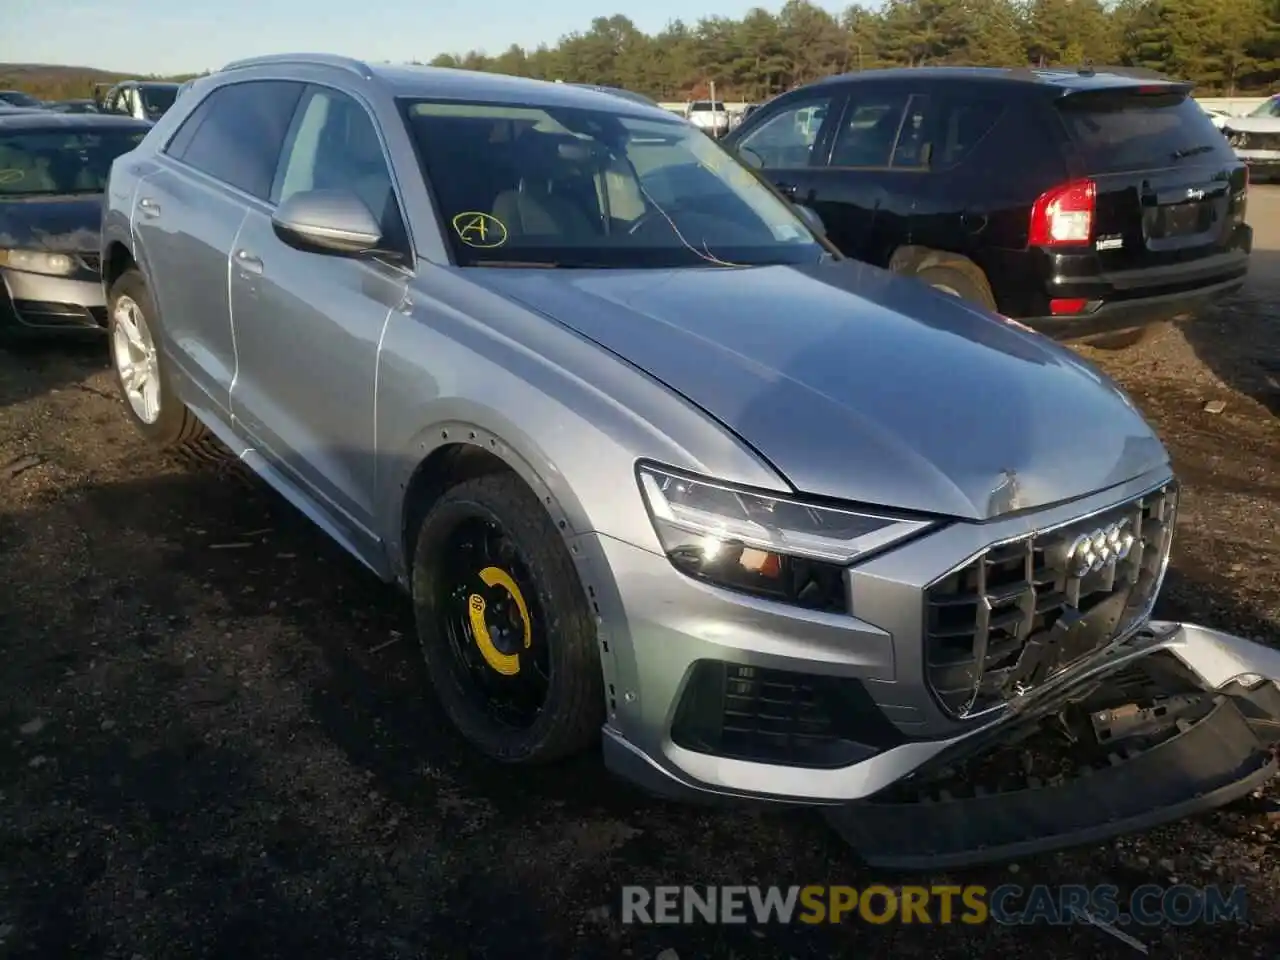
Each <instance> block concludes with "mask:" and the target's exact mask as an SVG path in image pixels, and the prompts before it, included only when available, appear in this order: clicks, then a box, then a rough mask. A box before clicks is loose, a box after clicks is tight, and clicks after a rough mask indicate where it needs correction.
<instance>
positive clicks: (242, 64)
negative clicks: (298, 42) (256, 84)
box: [222, 53, 373, 80]
mask: <svg viewBox="0 0 1280 960" xmlns="http://www.w3.org/2000/svg"><path fill="white" fill-rule="evenodd" d="M286 63H293V64H301V65H306V66H312V67H337V68H338V69H339V70H346V71H347V72H348V73H354V74H357V75H358V76H360V77H362V78H363V79H365V80H372V79H373V71H372V70H371V69H370V68H369V65H368V64H367V63H365V62H364V61H363V60H356V59H354V58H353V57H343V56H340V55H338V54H336V53H271V54H267V55H265V56H261V57H247V58H245V59H244V60H233V61H232V62H231V63H228V64H227V65H226V66H225V67H223V68H222V69H223V70H244V69H247V68H249V67H269V66H273V65H275V64H286Z"/></svg>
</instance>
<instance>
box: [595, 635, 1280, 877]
mask: <svg viewBox="0 0 1280 960" xmlns="http://www.w3.org/2000/svg"><path fill="white" fill-rule="evenodd" d="M1136 674H1141V675H1142V676H1144V677H1145V678H1146V679H1147V681H1149V682H1147V683H1145V686H1144V689H1143V690H1142V691H1139V692H1137V693H1135V692H1134V683H1133V677H1134V675H1136ZM1071 717H1074V718H1076V719H1077V720H1078V719H1079V718H1081V717H1085V718H1091V719H1092V721H1093V726H1094V729H1093V733H1092V734H1091V735H1089V736H1087V737H1085V738H1083V739H1082V740H1081V741H1080V742H1079V743H1076V744H1075V745H1073V746H1070V747H1069V748H1068V747H1067V744H1068V740H1069V739H1070V737H1068V739H1063V740H1062V741H1061V746H1062V748H1061V749H1060V750H1059V754H1060V756H1059V758H1058V759H1059V760H1064V759H1065V760H1066V761H1067V762H1066V768H1067V772H1066V773H1065V774H1059V775H1057V776H1054V777H1051V778H1048V781H1047V782H1045V781H1043V780H1042V779H1041V778H1038V777H1036V776H1033V775H1032V774H1031V772H1030V771H1029V770H1024V771H1022V772H1021V773H1019V772H1017V771H1015V772H1014V774H1013V776H1012V781H1013V782H1012V783H1010V782H1009V777H1008V776H1007V772H1006V774H1005V782H1004V783H1003V784H1002V785H1000V786H998V787H993V786H992V784H989V783H984V782H983V775H982V774H977V775H971V774H970V773H966V772H964V771H965V770H966V769H967V768H970V767H972V766H974V765H981V764H982V763H984V762H987V761H988V760H990V758H992V757H993V756H995V755H998V754H1000V753H1001V752H1002V751H1004V752H1011V753H1017V754H1025V751H1026V747H1025V746H1024V744H1025V742H1026V741H1028V740H1029V739H1032V738H1034V737H1035V736H1036V735H1038V734H1037V731H1043V730H1045V729H1046V728H1050V727H1053V728H1057V727H1058V726H1061V727H1062V728H1063V729H1064V730H1066V729H1067V727H1068V725H1069V722H1070V721H1069V718H1071ZM1099 717H1110V718H1112V720H1111V721H1109V722H1106V723H1100V722H1099V721H1098V718H1099ZM1134 717H1138V718H1139V720H1141V721H1142V722H1137V723H1136V726H1135V721H1133V718H1134ZM1121 718H1128V721H1127V722H1128V728H1127V729H1126V728H1124V726H1123V725H1119V726H1117V724H1119V721H1120V719H1121ZM1084 740H1089V741H1091V742H1090V743H1085V742H1084ZM1276 741H1280V650H1276V649H1273V648H1270V647H1267V646H1264V645H1262V644H1259V643H1255V642H1253V641H1250V640H1246V639H1244V638H1241V637H1237V636H1234V635H1232V634H1229V633H1224V632H1222V631H1219V630H1214V629H1211V628H1208V627H1203V626H1199V625H1196V624H1189V623H1170V622H1164V621H1152V622H1150V623H1149V624H1147V626H1145V627H1144V628H1143V629H1141V630H1139V631H1138V632H1137V633H1136V634H1134V635H1133V636H1131V637H1130V638H1129V639H1128V640H1126V641H1125V642H1124V643H1122V644H1119V645H1116V646H1114V647H1112V648H1110V649H1108V650H1107V651H1105V653H1104V654H1102V655H1100V656H1096V657H1092V658H1090V659H1089V661H1088V662H1086V663H1084V664H1081V665H1079V666H1077V667H1075V668H1072V669H1069V670H1066V671H1063V673H1062V674H1060V675H1059V676H1057V677H1055V678H1053V679H1051V680H1049V681H1047V682H1046V683H1045V684H1044V685H1043V686H1041V687H1040V688H1039V689H1038V690H1037V691H1036V692H1035V693H1034V695H1032V696H1028V697H1027V698H1025V700H1023V701H1015V702H1014V703H1012V704H1011V706H1010V709H1009V710H1007V711H1004V712H1003V713H1002V714H1001V715H1000V716H999V717H998V718H996V719H994V720H992V721H991V722H990V723H987V724H985V725H983V726H981V727H978V728H976V729H972V730H969V731H966V732H964V733H962V734H961V735H958V736H955V737H951V738H949V739H935V740H921V741H913V742H908V743H904V744H902V745H900V746H897V747H893V748H891V749H889V750H886V751H884V752H882V753H880V754H877V755H876V756H874V757H871V758H869V759H867V760H865V761H863V762H862V763H858V764H855V765H853V766H851V767H849V768H847V769H846V771H845V772H846V773H847V775H848V783H847V786H848V793H847V794H846V796H847V798H848V799H847V800H845V801H844V802H838V801H837V802H833V803H829V804H827V805H825V812H826V814H827V817H828V820H829V821H830V822H831V823H832V825H833V826H834V827H835V828H836V829H837V831H838V832H840V833H841V835H842V836H843V837H844V838H845V839H846V840H847V841H849V842H850V843H851V844H852V845H853V846H854V847H855V848H856V849H857V850H858V851H859V852H860V853H861V854H862V856H863V857H864V859H866V860H867V861H868V862H870V863H873V864H876V865H879V866H883V867H886V868H894V869H944V868H954V867H959V866H965V865H970V864H974V863H980V862H987V861H992V860H1002V859H1007V858H1010V857H1018V856H1027V855H1030V854H1034V853H1041V852H1045V851H1048V850H1053V849H1060V848H1063V847H1068V846H1075V845H1079V844H1082V843H1092V842H1097V841H1099V840H1102V839H1105V838H1107V837H1111V836H1115V835H1118V834H1122V833H1128V832H1132V831H1134V830H1142V829H1147V828H1150V827H1152V826H1156V825H1158V824H1160V823H1166V822H1170V821H1172V820H1177V819H1181V818H1183V817H1185V816H1188V815H1190V814H1192V813H1197V812H1200V811H1203V810H1209V809H1214V808H1216V807H1219V806H1222V805H1223V804H1225V803H1228V802H1231V801H1232V800H1235V799H1238V798H1239V797H1242V796H1244V795H1246V794H1248V793H1250V792H1252V791H1253V790H1255V789H1257V787H1258V786H1260V785H1261V784H1262V783H1264V782H1266V781H1267V780H1268V779H1270V778H1271V777H1272V776H1273V775H1274V774H1275V773H1276V760H1275V757H1274V744H1275V742H1276ZM1013 744H1019V746H1018V747H1017V748H1016V749H1014V748H1013V747H1012V745H1013ZM605 758H606V762H607V764H608V765H609V766H610V768H612V769H614V770H615V771H617V772H619V773H621V774H623V775H625V776H627V777H629V778H631V779H634V780H638V781H640V782H641V783H642V784H644V785H646V786H648V787H650V788H651V789H653V790H655V791H657V792H659V793H662V794H665V795H676V796H680V797H682V798H685V799H694V798H699V797H702V798H706V797H708V796H717V795H718V796H722V797H723V796H726V795H731V794H730V792H729V791H723V790H715V789H714V788H712V789H708V787H707V785H706V784H694V783H692V782H689V781H682V780H680V779H679V778H678V776H676V775H675V774H673V772H672V771H670V770H669V769H662V768H660V767H659V766H658V765H657V764H656V763H654V762H653V761H652V760H650V759H649V758H648V757H646V756H644V755H643V754H642V753H641V752H640V751H638V750H636V749H634V748H632V747H631V746H630V745H629V744H628V743H627V742H626V741H625V740H623V739H622V738H621V737H620V736H619V735H618V734H617V733H616V732H615V731H612V730H610V729H606V731H605ZM1099 758H1101V759H1099ZM725 762H726V763H732V761H725ZM774 776H775V778H776V777H779V776H783V777H784V776H785V773H783V772H782V771H778V770H776V769H775V770H774ZM762 786H763V785H762ZM769 786H770V788H771V789H768V790H762V791H761V792H760V794H756V795H755V797H756V798H760V797H761V796H767V795H768V794H773V795H774V797H775V798H777V794H778V792H779V784H777V783H776V782H775V783H774V784H771V785H769ZM739 795H740V796H741V795H742V794H739Z"/></svg>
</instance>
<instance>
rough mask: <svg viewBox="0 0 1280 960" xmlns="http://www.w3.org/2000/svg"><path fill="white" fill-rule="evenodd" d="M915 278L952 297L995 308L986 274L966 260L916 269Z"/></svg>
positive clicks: (989, 308)
mask: <svg viewBox="0 0 1280 960" xmlns="http://www.w3.org/2000/svg"><path fill="white" fill-rule="evenodd" d="M915 278H916V279H917V280H919V281H920V282H921V283H927V284H929V286H931V287H933V288H934V289H935V290H940V291H942V292H943V293H947V294H950V295H951V296H953V297H958V298H959V299H961V300H968V301H969V302H970V303H976V304H977V305H978V306H980V307H986V308H987V309H988V310H991V311H994V310H995V309H996V298H995V297H994V296H993V295H992V293H991V286H990V284H988V283H987V278H986V275H985V274H983V272H982V271H981V270H979V269H978V268H977V267H975V266H973V265H972V264H970V263H969V262H968V261H967V260H964V261H956V262H955V263H947V264H939V265H938V266H933V267H926V268H925V269H923V270H920V271H918V272H917V273H916V274H915Z"/></svg>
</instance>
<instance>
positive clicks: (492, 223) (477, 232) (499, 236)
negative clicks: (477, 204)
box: [453, 210, 507, 248]
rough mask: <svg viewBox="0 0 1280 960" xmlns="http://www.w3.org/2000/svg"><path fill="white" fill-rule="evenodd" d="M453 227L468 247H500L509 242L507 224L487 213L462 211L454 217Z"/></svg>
mask: <svg viewBox="0 0 1280 960" xmlns="http://www.w3.org/2000/svg"><path fill="white" fill-rule="evenodd" d="M453 229H454V231H455V232H456V233H457V234H458V239H459V240H461V241H462V242H463V243H465V244H466V245H467V246H468V247H481V248H489V247H500V246H502V245H503V244H504V243H506V242H507V225H506V224H505V223H503V222H502V221H501V220H499V219H498V218H497V217H495V216H491V215H490V214H487V213H476V212H475V211H472V210H468V211H467V212H465V213H460V214H458V215H457V216H456V217H454V218H453Z"/></svg>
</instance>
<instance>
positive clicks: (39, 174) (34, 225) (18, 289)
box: [0, 110, 151, 337]
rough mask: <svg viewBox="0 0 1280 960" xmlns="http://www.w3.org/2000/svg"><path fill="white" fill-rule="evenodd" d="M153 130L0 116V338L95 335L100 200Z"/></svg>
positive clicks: (127, 121) (101, 318)
mask: <svg viewBox="0 0 1280 960" xmlns="http://www.w3.org/2000/svg"><path fill="white" fill-rule="evenodd" d="M150 129H151V124H149V123H146V122H144V121H140V120H133V119H131V118H127V117H104V116H96V115H91V114H84V115H67V114H62V113H54V112H53V111H43V110H42V111H35V110H33V111H28V112H26V113H25V114H10V115H5V116H0V336H5V337H13V336H15V335H20V334H50V333H66V332H71V331H81V332H83V331H85V330H91V331H92V330H98V331H100V330H101V329H102V328H103V327H104V326H105V323H106V312H105V308H104V304H105V301H104V299H103V290H102V279H101V272H100V270H99V259H100V240H101V232H100V231H101V223H102V193H103V190H104V188H105V185H106V181H107V175H108V173H109V172H110V170H111V164H112V162H113V161H114V160H115V159H116V157H118V156H120V155H121V154H122V153H126V152H127V151H129V150H132V149H133V148H134V147H135V146H137V145H138V143H139V142H141V140H142V138H143V137H144V136H146V134H147V131H148V130H150Z"/></svg>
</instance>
